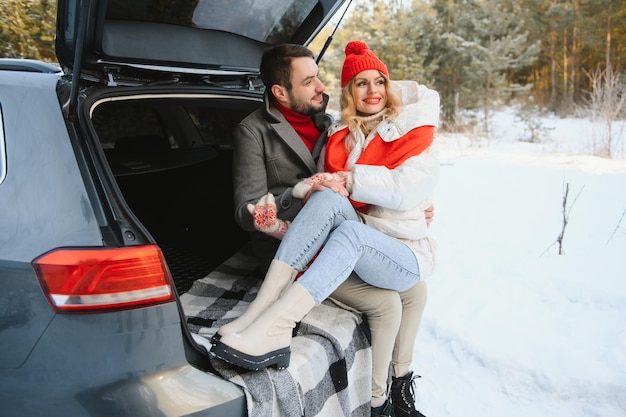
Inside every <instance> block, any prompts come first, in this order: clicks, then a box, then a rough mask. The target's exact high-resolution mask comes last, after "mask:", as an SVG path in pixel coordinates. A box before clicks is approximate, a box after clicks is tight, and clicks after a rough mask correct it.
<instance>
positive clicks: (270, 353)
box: [211, 282, 315, 371]
mask: <svg viewBox="0 0 626 417" xmlns="http://www.w3.org/2000/svg"><path fill="white" fill-rule="evenodd" d="M314 306H315V300H314V299H313V296H312V295H311V294H310V293H309V291H308V290H307V289H306V288H305V287H304V286H303V285H302V284H300V283H298V282H294V283H293V284H291V286H290V287H289V288H287V290H285V291H284V292H283V293H282V294H281V295H280V297H279V298H278V300H276V301H275V302H274V303H273V304H272V305H270V306H269V307H268V308H267V310H265V311H264V312H263V313H261V314H260V315H259V316H258V317H257V318H256V320H254V321H253V322H252V323H251V324H250V325H249V326H248V327H247V328H246V329H245V330H243V331H242V332H240V333H230V334H225V335H223V336H222V337H221V338H220V339H219V340H218V341H216V343H215V344H214V345H213V347H212V348H211V354H213V355H214V356H216V357H218V358H220V359H222V360H224V361H226V362H229V363H231V364H233V365H236V366H239V367H242V368H245V369H250V370H253V371H258V370H261V369H265V368H267V367H269V366H272V365H276V367H277V368H278V369H284V368H286V367H288V366H289V359H290V357H291V350H290V345H291V333H292V330H293V328H294V327H295V326H296V323H297V322H299V321H300V320H302V318H303V317H304V316H305V315H306V314H307V313H308V312H309V311H311V309H312V308H313V307H314Z"/></svg>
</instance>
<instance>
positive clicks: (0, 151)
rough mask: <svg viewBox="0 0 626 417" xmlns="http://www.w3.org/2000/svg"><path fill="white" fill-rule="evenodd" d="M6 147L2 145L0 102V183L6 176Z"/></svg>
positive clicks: (2, 130)
mask: <svg viewBox="0 0 626 417" xmlns="http://www.w3.org/2000/svg"><path fill="white" fill-rule="evenodd" d="M5 149H6V147H5V145H4V116H3V115H2V105H1V104H0V184H2V182H3V181H4V178H5V177H6V176H7V158H6V150H5Z"/></svg>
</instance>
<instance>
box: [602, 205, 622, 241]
mask: <svg viewBox="0 0 626 417" xmlns="http://www.w3.org/2000/svg"><path fill="white" fill-rule="evenodd" d="M624 216H626V209H624V211H622V216H621V217H620V218H619V221H618V222H617V226H615V229H613V233H611V236H610V237H609V239H608V240H607V241H606V243H605V244H606V245H608V244H609V242H610V241H611V239H613V236H615V233H616V232H617V231H618V230H619V229H620V228H621V224H622V220H624Z"/></svg>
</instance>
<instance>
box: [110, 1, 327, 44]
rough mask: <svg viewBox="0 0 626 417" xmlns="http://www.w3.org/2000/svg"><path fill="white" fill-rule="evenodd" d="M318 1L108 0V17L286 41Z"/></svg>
mask: <svg viewBox="0 0 626 417" xmlns="http://www.w3.org/2000/svg"><path fill="white" fill-rule="evenodd" d="M317 3H318V0H284V1H276V0H235V1H233V0H198V1H187V2H184V1H180V0H162V1H151V0H133V1H129V0H109V1H108V3H107V12H106V18H107V19H117V20H134V21H142V22H157V23H166V24H173V25H180V26H188V27H193V28H200V29H212V30H219V31H224V32H230V33H235V34H238V35H242V36H245V37H248V38H251V39H254V40H257V41H261V42H264V43H283V42H288V41H289V40H290V39H292V37H293V35H294V33H296V31H297V30H298V28H299V27H300V26H301V25H302V23H303V22H304V21H305V19H306V18H307V16H309V15H310V14H311V12H312V11H313V9H314V7H315V6H316V5H317Z"/></svg>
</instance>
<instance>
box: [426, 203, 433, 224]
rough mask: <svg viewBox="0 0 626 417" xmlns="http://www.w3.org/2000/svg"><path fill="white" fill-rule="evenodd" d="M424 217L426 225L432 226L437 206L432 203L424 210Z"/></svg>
mask: <svg viewBox="0 0 626 417" xmlns="http://www.w3.org/2000/svg"><path fill="white" fill-rule="evenodd" d="M424 217H426V226H428V227H430V223H431V222H432V221H433V218H434V217H435V206H434V205H433V204H431V205H430V206H429V207H428V208H427V209H426V210H424Z"/></svg>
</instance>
